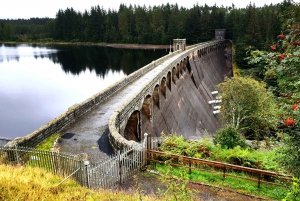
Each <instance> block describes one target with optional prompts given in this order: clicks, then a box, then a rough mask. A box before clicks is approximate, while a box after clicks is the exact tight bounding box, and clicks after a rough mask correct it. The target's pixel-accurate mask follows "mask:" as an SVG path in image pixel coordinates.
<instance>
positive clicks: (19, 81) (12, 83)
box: [0, 44, 168, 138]
mask: <svg viewBox="0 0 300 201" xmlns="http://www.w3.org/2000/svg"><path fill="white" fill-rule="evenodd" d="M166 54H168V52H167V51H166V50H155V51H154V50H131V49H116V48H109V47H97V46H91V47H89V46H72V45H51V46H49V45H47V46H40V45H13V46H12V45H3V44H0V136H1V137H6V138H15V137H21V136H25V135H27V134H29V133H31V132H33V131H34V130H36V129H37V128H39V127H40V126H42V125H44V124H46V123H47V122H49V121H50V120H51V119H54V118H55V117H57V116H58V115H60V114H61V113H64V112H65V111H67V110H68V108H69V107H70V106H72V105H74V104H76V103H80V102H82V101H84V100H85V99H87V98H89V97H90V96H92V95H94V94H96V93H98V92H99V91H101V90H103V89H105V88H107V87H108V86H109V85H111V84H113V83H115V82H116V81H118V80H120V79H122V78H123V77H125V76H127V75H129V74H130V73H132V72H134V71H136V70H138V69H139V68H141V67H143V66H145V65H146V64H148V63H151V62H152V61H153V60H156V59H158V58H160V57H162V56H164V55H166Z"/></svg>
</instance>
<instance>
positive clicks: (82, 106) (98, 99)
mask: <svg viewBox="0 0 300 201" xmlns="http://www.w3.org/2000/svg"><path fill="white" fill-rule="evenodd" d="M180 52H181V51H176V52H174V53H172V54H168V55H166V56H164V57H162V58H159V59H157V60H155V61H152V62H151V63H150V64H148V65H146V66H144V67H143V68H141V69H139V70H137V71H135V72H133V73H132V74H130V75H128V76H127V77H125V78H123V79H121V80H120V81H118V82H116V83H114V84H112V85H111V86H109V87H107V88H106V89H104V90H102V91H101V92H99V93H97V94H95V95H93V96H92V97H90V98H88V99H87V100H85V101H83V102H81V103H79V104H74V105H73V106H71V107H70V108H69V109H68V110H67V111H66V112H65V113H63V114H61V115H59V116H58V117H56V118H55V119H52V120H51V121H49V122H48V123H47V124H45V125H43V126H41V127H40V128H38V129H37V130H35V131H34V132H32V133H30V134H28V135H26V136H24V137H18V138H15V139H14V140H12V141H10V142H8V143H7V144H6V145H5V146H22V147H35V146H36V145H38V144H39V143H41V142H42V141H43V140H45V139H46V138H48V137H50V136H51V135H53V134H55V133H59V132H60V131H61V130H63V129H64V128H66V127H68V126H70V125H71V124H72V123H73V122H75V121H76V120H77V119H79V118H80V117H82V116H83V115H84V114H86V113H87V112H89V111H90V110H91V109H93V108H94V107H95V106H97V105H99V104H100V103H102V102H103V101H104V100H106V99H108V98H109V97H110V96H111V95H113V94H114V93H115V92H117V91H118V90H120V89H122V88H123V87H125V86H126V85H128V84H130V83H131V82H132V81H134V80H135V79H136V78H138V77H140V76H141V75H143V74H145V73H146V72H148V71H150V70H152V69H153V68H155V67H156V66H157V65H159V64H161V63H163V62H165V61H167V60H168V59H170V58H171V57H173V56H174V55H177V54H179V53H180ZM115 144H118V143H117V142H116V143H115Z"/></svg>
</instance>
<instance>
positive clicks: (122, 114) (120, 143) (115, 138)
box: [109, 40, 226, 150]
mask: <svg viewBox="0 0 300 201" xmlns="http://www.w3.org/2000/svg"><path fill="white" fill-rule="evenodd" d="M220 47H221V49H220ZM225 47H226V41H225V40H223V41H220V40H219V41H210V42H205V43H201V44H197V45H193V46H192V47H188V48H187V51H184V52H182V51H177V52H175V53H173V54H170V55H168V58H170V57H173V56H175V55H177V54H181V55H180V56H179V57H178V58H177V59H175V60H174V61H173V62H171V63H170V64H169V65H167V66H166V67H165V68H164V70H162V71H161V72H159V73H158V74H157V75H156V77H155V78H154V79H152V80H150V81H149V82H148V83H145V84H144V86H142V87H141V91H140V92H139V93H136V94H133V95H132V97H131V98H130V99H129V100H127V101H126V102H125V103H124V104H123V105H122V106H120V107H119V108H118V109H117V110H116V111H115V112H114V114H113V115H112V116H111V117H110V119H109V132H110V134H109V140H110V144H111V145H112V147H113V148H114V150H122V149H124V148H127V147H131V146H132V145H134V144H136V143H137V142H135V141H128V140H126V139H125V138H124V137H123V136H122V134H120V133H122V132H121V131H122V129H124V128H123V127H125V126H126V125H124V124H126V117H128V116H130V114H131V112H133V111H135V110H139V109H140V108H138V105H139V104H140V103H141V102H142V100H143V98H144V96H145V95H147V94H149V92H150V91H151V92H152V90H153V88H154V86H155V85H156V84H157V82H159V81H160V80H161V79H162V77H164V76H165V75H167V73H168V71H170V69H172V67H174V66H176V65H177V64H178V63H180V61H181V60H182V58H186V57H190V55H194V53H195V52H197V51H198V50H199V49H205V51H206V53H208V52H213V51H218V50H222V51H224V49H225Z"/></svg>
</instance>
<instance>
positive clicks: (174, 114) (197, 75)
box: [142, 51, 231, 138]
mask: <svg viewBox="0 0 300 201" xmlns="http://www.w3.org/2000/svg"><path fill="white" fill-rule="evenodd" d="M189 63H190V66H191V70H192V71H191V74H192V75H193V79H192V76H191V75H190V74H189V72H188V71H185V72H184V73H183V74H182V75H181V76H180V77H179V79H178V78H177V77H176V76H175V80H176V84H173V83H172V84H173V85H172V89H171V90H172V91H170V90H169V88H168V87H166V88H167V93H166V94H167V95H166V98H164V96H160V97H162V100H161V102H160V108H158V107H157V106H154V108H153V109H154V111H153V113H154V117H153V128H151V125H149V123H148V122H147V123H146V125H143V126H142V127H143V128H144V127H145V130H143V132H147V133H152V135H153V136H160V135H161V132H162V131H164V133H165V134H169V133H176V134H177V135H183V136H184V137H185V138H199V137H205V136H206V135H210V134H212V133H214V132H215V131H216V130H217V129H219V128H220V122H219V115H214V114H213V113H212V111H213V105H209V104H208V101H209V100H212V99H213V98H214V97H213V96H212V95H211V91H215V90H216V85H217V84H219V83H220V82H222V81H223V80H224V76H228V77H230V76H231V63H229V62H228V61H226V58H225V57H224V52H222V51H218V52H213V53H210V54H208V55H206V56H204V57H202V58H199V57H195V58H194V59H192V58H191V59H190V60H189ZM226 63H227V65H226ZM147 124H148V125H147Z"/></svg>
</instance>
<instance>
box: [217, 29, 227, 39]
mask: <svg viewBox="0 0 300 201" xmlns="http://www.w3.org/2000/svg"><path fill="white" fill-rule="evenodd" d="M225 35H226V29H215V40H224V39H225Z"/></svg>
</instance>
